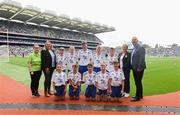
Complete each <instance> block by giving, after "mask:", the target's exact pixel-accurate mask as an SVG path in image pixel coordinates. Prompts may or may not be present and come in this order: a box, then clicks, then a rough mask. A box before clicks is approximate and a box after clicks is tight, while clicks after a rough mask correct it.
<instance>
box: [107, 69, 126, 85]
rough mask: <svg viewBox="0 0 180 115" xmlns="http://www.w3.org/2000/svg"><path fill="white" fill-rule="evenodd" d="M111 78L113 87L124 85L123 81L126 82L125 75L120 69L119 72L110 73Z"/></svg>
mask: <svg viewBox="0 0 180 115" xmlns="http://www.w3.org/2000/svg"><path fill="white" fill-rule="evenodd" d="M110 78H111V79H112V81H111V86H120V85H121V84H122V80H125V77H124V73H123V71H122V70H120V69H119V70H118V71H115V70H113V71H112V72H111V73H110Z"/></svg>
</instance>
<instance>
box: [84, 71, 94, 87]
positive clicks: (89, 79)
mask: <svg viewBox="0 0 180 115" xmlns="http://www.w3.org/2000/svg"><path fill="white" fill-rule="evenodd" d="M95 81H96V72H92V74H89V73H88V72H84V74H83V82H85V84H86V86H88V85H95Z"/></svg>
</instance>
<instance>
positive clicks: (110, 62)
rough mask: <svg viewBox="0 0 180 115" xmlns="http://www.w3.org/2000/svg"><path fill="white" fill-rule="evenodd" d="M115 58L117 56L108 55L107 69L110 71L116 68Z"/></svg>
mask: <svg viewBox="0 0 180 115" xmlns="http://www.w3.org/2000/svg"><path fill="white" fill-rule="evenodd" d="M115 59H116V57H115V56H113V57H111V56H108V57H107V60H106V63H107V70H108V71H113V70H114V65H113V61H114V60H115Z"/></svg>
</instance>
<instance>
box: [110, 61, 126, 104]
mask: <svg viewBox="0 0 180 115" xmlns="http://www.w3.org/2000/svg"><path fill="white" fill-rule="evenodd" d="M113 64H114V70H113V71H111V72H110V79H109V82H110V83H109V85H110V86H109V87H110V91H111V102H114V101H117V102H121V101H120V98H121V96H122V95H123V93H124V80H125V77H124V73H123V71H122V70H121V69H119V62H118V61H117V60H115V61H114V62H113Z"/></svg>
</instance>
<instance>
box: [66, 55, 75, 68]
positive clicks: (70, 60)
mask: <svg viewBox="0 0 180 115" xmlns="http://www.w3.org/2000/svg"><path fill="white" fill-rule="evenodd" d="M76 62H78V57H77V55H75V54H73V55H72V54H70V53H69V54H67V56H66V63H67V65H68V70H72V64H75V63H76Z"/></svg>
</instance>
